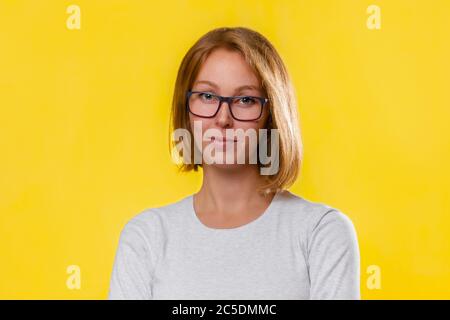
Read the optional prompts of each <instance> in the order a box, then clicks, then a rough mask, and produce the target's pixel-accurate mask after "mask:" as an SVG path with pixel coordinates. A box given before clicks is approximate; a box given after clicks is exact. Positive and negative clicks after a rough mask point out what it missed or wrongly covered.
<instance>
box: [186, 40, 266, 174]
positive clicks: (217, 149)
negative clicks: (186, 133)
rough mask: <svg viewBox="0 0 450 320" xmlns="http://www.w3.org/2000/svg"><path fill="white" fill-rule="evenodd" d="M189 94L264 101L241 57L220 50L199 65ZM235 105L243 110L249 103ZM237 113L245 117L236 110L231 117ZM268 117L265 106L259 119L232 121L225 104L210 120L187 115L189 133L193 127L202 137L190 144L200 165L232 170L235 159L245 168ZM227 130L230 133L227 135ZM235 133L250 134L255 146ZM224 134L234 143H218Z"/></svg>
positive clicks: (251, 71) (255, 76) (224, 136)
mask: <svg viewBox="0 0 450 320" xmlns="http://www.w3.org/2000/svg"><path fill="white" fill-rule="evenodd" d="M191 90H192V91H204V92H207V93H212V94H216V95H220V96H226V97H228V96H255V97H265V95H264V92H263V90H262V88H261V84H260V81H259V80H258V77H257V75H256V74H255V73H254V72H253V70H252V69H251V67H250V66H249V65H248V64H247V62H246V61H245V59H244V57H243V56H242V55H241V53H239V52H237V51H231V50H227V49H224V48H218V49H216V50H214V51H213V52H211V54H210V55H209V56H208V58H207V59H206V61H205V62H204V63H203V65H202V67H201V69H200V71H199V74H198V76H197V78H196V80H195V81H194V84H193V85H192V89H191ZM196 99H198V98H196ZM202 99H206V100H203V101H212V100H211V96H208V95H206V96H205V95H203V97H202ZM208 99H209V100H208ZM191 101H192V100H191ZM238 101H239V103H241V104H242V103H244V105H241V106H239V108H243V107H246V105H245V103H249V101H250V100H248V99H244V100H238ZM191 106H192V103H191ZM211 108H213V109H214V104H213V103H212V104H211ZM242 110H243V109H242ZM237 112H244V113H245V111H240V110H238V107H236V111H235V115H236V114H237ZM268 116H269V110H268V103H266V105H264V106H263V108H262V115H261V117H260V118H259V119H256V120H251V121H240V120H236V119H234V118H233V117H232V115H231V112H230V106H229V105H228V103H227V102H225V101H224V102H222V104H221V106H220V108H219V111H218V112H217V114H216V115H215V116H214V117H212V118H203V117H199V116H196V115H194V114H192V113H191V112H189V120H190V125H191V128H192V130H193V133H194V131H195V130H194V127H195V126H197V128H201V133H202V136H196V134H195V133H194V140H195V145H196V147H197V148H198V149H200V148H201V150H202V153H203V165H205V162H206V164H211V165H214V166H227V167H234V166H237V165H239V163H238V157H240V159H244V160H245V164H248V163H249V157H250V155H256V150H257V148H256V143H257V142H258V140H257V139H258V136H259V129H263V128H266V122H267V119H268ZM228 129H231V131H230V130H228ZM238 129H240V130H243V131H241V132H246V133H250V132H251V131H254V132H255V133H256V137H257V139H256V143H253V142H252V143H250V138H249V135H250V134H247V135H245V138H242V135H239V134H238V133H237V131H240V130H238ZM236 130H237V131H236ZM227 131H230V132H231V135H232V136H233V137H234V139H233V138H232V140H231V141H230V140H226V141H225V142H223V141H219V139H218V138H220V137H223V138H225V139H226V138H227V134H229V133H227ZM235 133H236V134H235ZM268 134H270V133H268ZM238 137H239V138H238ZM236 140H238V141H236ZM239 161H242V160H239ZM240 163H242V162H240ZM252 163H254V162H252Z"/></svg>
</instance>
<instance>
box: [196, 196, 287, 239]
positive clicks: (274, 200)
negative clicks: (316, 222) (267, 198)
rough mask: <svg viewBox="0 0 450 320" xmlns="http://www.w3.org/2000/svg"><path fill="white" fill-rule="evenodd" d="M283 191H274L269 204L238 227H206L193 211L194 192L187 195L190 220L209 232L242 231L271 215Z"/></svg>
mask: <svg viewBox="0 0 450 320" xmlns="http://www.w3.org/2000/svg"><path fill="white" fill-rule="evenodd" d="M283 192H284V190H282V191H278V192H276V193H275V195H274V196H273V198H272V201H271V202H270V204H269V206H268V207H267V208H266V210H264V212H263V213H262V214H260V215H259V216H258V217H257V218H256V219H254V220H252V221H250V222H248V223H246V224H243V225H241V226H239V227H235V228H212V227H208V226H207V225H205V224H204V223H203V222H202V221H201V220H200V218H199V217H198V216H197V213H196V212H195V208H194V194H191V195H190V196H189V197H188V204H189V211H190V215H191V217H192V220H194V223H195V224H196V225H197V226H199V227H200V228H201V229H203V230H206V231H210V232H222V233H230V232H238V231H243V230H247V229H250V228H254V227H256V226H257V225H259V224H261V223H262V222H263V221H264V220H266V219H267V218H268V217H269V216H270V215H271V213H272V212H273V211H275V208H276V207H277V206H278V203H279V202H280V198H281V194H282V193H283Z"/></svg>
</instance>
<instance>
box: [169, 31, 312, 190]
mask: <svg viewBox="0 0 450 320" xmlns="http://www.w3.org/2000/svg"><path fill="white" fill-rule="evenodd" d="M217 48H226V49H230V50H234V51H237V52H240V53H241V54H242V55H243V57H244V59H245V60H246V61H247V63H248V64H249V65H250V66H251V67H252V69H253V70H254V72H255V73H256V75H257V76H258V77H259V79H260V80H261V82H262V83H261V84H262V89H263V91H264V94H265V95H266V97H267V98H269V103H268V106H269V111H270V115H269V118H268V122H267V126H266V128H267V129H272V128H275V129H278V132H279V170H278V171H277V173H276V174H274V175H267V176H265V179H266V184H265V185H264V186H263V187H262V189H259V190H258V191H260V192H261V191H263V192H265V193H271V192H277V191H279V190H283V189H287V188H288V187H289V186H291V185H292V184H293V183H294V182H295V180H296V179H297V177H298V175H299V172H300V167H301V162H302V157H303V144H302V141H301V136H300V126H299V123H298V118H297V103H296V98H295V92H294V88H293V86H292V83H291V80H290V77H289V74H288V72H287V69H286V67H285V65H284V63H283V61H282V59H281V57H280V56H279V54H278V53H277V51H276V49H275V48H274V47H273V45H272V44H271V43H270V42H269V41H268V40H267V39H266V38H265V37H264V36H263V35H261V34H260V33H258V32H256V31H253V30H251V29H248V28H245V27H233V28H232V27H222V28H217V29H213V30H211V31H209V32H208V33H206V34H205V35H203V36H202V37H201V38H200V39H198V40H197V42H195V44H194V45H193V46H192V47H191V48H190V49H189V51H188V52H187V53H186V55H185V56H184V58H183V60H182V62H181V65H180V67H179V69H178V74H177V79H176V83H175V88H174V95H173V100H172V110H171V122H170V128H169V130H170V138H169V139H170V140H169V149H170V152H171V154H172V152H173V148H175V145H176V142H175V141H173V139H172V132H173V130H174V129H177V128H184V129H187V130H189V132H190V133H191V135H192V132H193V131H192V128H191V127H190V122H189V114H188V111H187V108H186V92H187V91H188V90H191V87H192V85H193V83H194V81H195V80H196V77H197V75H198V72H199V71H200V68H201V66H202V64H203V62H204V61H205V60H206V58H207V57H208V56H209V54H210V53H211V52H212V51H213V50H214V49H217ZM269 132H270V131H269ZM269 137H270V134H269ZM269 145H270V144H269ZM190 147H194V144H193V142H192V141H191V146H190ZM190 150H193V149H190ZM269 150H270V149H269ZM192 157H193V155H192ZM198 166H202V165H201V164H195V163H194V162H193V161H191V162H190V163H182V164H181V165H180V166H179V168H178V169H179V171H184V172H187V171H191V170H194V171H197V170H198Z"/></svg>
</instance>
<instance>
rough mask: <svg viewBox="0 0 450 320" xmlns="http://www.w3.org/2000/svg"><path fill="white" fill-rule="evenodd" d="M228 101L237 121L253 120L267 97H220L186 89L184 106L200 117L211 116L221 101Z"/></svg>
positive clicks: (260, 111) (257, 117)
mask: <svg viewBox="0 0 450 320" xmlns="http://www.w3.org/2000/svg"><path fill="white" fill-rule="evenodd" d="M224 101H226V102H228V106H229V107H230V112H231V116H232V117H233V118H234V119H235V120H239V121H254V120H257V119H259V118H260V117H261V115H262V111H263V107H264V105H265V104H266V103H267V102H268V101H269V99H268V98H264V97H254V96H232V97H222V96H219V95H217V94H213V93H210V92H203V91H187V92H186V106H187V108H188V110H189V112H191V113H192V114H194V115H196V116H199V117H202V118H213V117H214V116H215V115H216V114H217V112H218V111H219V109H220V106H221V105H222V102H224Z"/></svg>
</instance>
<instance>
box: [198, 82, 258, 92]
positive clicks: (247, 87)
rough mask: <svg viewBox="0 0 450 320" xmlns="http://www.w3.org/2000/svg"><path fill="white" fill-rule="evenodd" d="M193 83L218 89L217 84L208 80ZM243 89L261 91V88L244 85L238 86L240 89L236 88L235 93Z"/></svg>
mask: <svg viewBox="0 0 450 320" xmlns="http://www.w3.org/2000/svg"><path fill="white" fill-rule="evenodd" d="M195 83H198V84H200V83H205V84H208V85H210V86H211V87H214V88H216V89H218V88H219V86H218V85H217V84H215V83H214V82H212V81H208V80H198V81H196V82H195ZM245 89H249V90H257V91H258V92H260V91H261V88H259V87H257V86H254V85H244V86H240V87H238V88H236V90H235V91H236V92H240V91H243V90H245Z"/></svg>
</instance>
